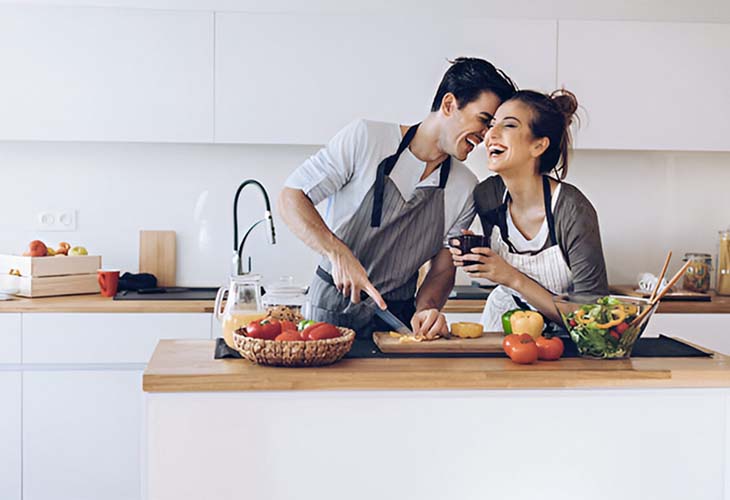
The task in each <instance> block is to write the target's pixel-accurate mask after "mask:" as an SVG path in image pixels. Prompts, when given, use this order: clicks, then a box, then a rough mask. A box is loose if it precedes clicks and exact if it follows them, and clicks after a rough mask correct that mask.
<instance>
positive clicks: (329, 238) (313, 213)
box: [277, 187, 386, 309]
mask: <svg viewBox="0 0 730 500" xmlns="http://www.w3.org/2000/svg"><path fill="white" fill-rule="evenodd" d="M277 209H278V212H279V216H280V217H281V218H282V219H283V220H284V223H286V225H287V226H288V227H289V229H290V230H291V232H292V233H294V235H295V236H296V237H297V238H299V239H300V240H302V241H303V242H304V243H305V244H306V245H307V246H309V247H310V248H312V249H313V250H314V251H316V252H317V253H319V254H321V255H324V256H326V257H327V258H328V259H329V260H330V262H332V279H333V280H334V282H335V286H336V287H337V288H338V290H340V291H341V292H342V294H343V295H345V296H347V295H349V296H350V300H351V301H352V302H353V303H355V304H357V303H358V302H360V290H364V291H365V293H367V294H368V295H370V296H371V297H372V298H373V300H374V301H375V303H376V304H378V306H380V308H381V309H385V308H386V304H385V301H384V300H383V297H381V295H380V293H379V292H378V290H377V289H376V288H375V287H374V286H373V284H372V283H371V282H370V280H369V279H368V276H367V272H366V271H365V268H363V266H362V264H360V261H358V260H357V258H356V257H355V256H354V255H353V253H352V251H350V249H349V248H348V247H347V245H345V244H344V243H343V242H342V240H340V239H339V238H337V236H335V235H334V234H333V233H332V231H330V229H329V228H328V227H327V224H325V222H324V221H323V220H322V217H321V216H320V215H319V212H317V209H316V208H315V207H314V204H313V203H312V201H311V200H310V199H309V198H308V197H307V195H305V194H304V192H303V191H302V190H301V189H294V188H288V187H285V188H284V189H283V190H282V191H281V194H280V195H279V199H278V200H277Z"/></svg>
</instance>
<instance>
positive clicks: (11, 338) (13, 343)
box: [0, 313, 21, 498]
mask: <svg viewBox="0 0 730 500" xmlns="http://www.w3.org/2000/svg"><path fill="white" fill-rule="evenodd" d="M20 325H21V319H20V314H12V313H3V314H0V364H3V363H9V364H16V363H20V343H21V340H20V328H21V326H20ZM0 498H2V497H0Z"/></svg>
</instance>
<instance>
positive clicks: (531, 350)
mask: <svg viewBox="0 0 730 500" xmlns="http://www.w3.org/2000/svg"><path fill="white" fill-rule="evenodd" d="M527 336H528V337H530V336H529V335H527ZM537 355H538V351H537V344H535V341H534V340H533V339H532V337H530V340H527V339H524V338H523V339H520V341H519V342H518V343H517V344H515V345H513V346H512V351H511V354H510V355H509V357H510V359H512V361H514V362H515V363H519V364H521V365H529V364H530V363H534V362H535V361H537Z"/></svg>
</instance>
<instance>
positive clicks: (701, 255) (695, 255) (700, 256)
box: [682, 252, 712, 260]
mask: <svg viewBox="0 0 730 500" xmlns="http://www.w3.org/2000/svg"><path fill="white" fill-rule="evenodd" d="M711 258H712V256H711V255H710V254H709V253H700V252H687V253H685V254H684V258H683V259H682V260H693V259H711Z"/></svg>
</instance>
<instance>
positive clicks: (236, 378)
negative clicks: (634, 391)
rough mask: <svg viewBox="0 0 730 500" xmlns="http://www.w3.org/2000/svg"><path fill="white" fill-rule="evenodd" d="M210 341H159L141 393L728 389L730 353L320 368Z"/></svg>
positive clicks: (371, 362)
mask: <svg viewBox="0 0 730 500" xmlns="http://www.w3.org/2000/svg"><path fill="white" fill-rule="evenodd" d="M214 345H215V342H214V341H212V340H161V341H160V342H159V344H158V345H157V348H156V349H155V352H154V354H153V355H152V359H151V360H150V362H149V364H148V365H147V368H146V369H145V371H144V377H143V389H144V390H145V391H146V392H216V391H259V390H265V391H278V390H285V391H290V390H404V389H414V390H419V389H421V390H422V389H516V388H518V389H545V388H634V387H636V388H638V387H651V388H669V387H730V358H728V357H726V356H723V355H721V354H715V355H714V356H713V357H712V358H632V359H629V360H613V361H601V360H590V359H581V358H566V359H561V360H559V361H541V362H538V363H536V364H534V365H517V364H515V363H512V361H510V360H508V359H506V358H414V359H404V358H400V359H393V358H391V359H385V358H380V359H345V360H342V361H339V362H338V363H335V364H334V365H330V366H326V367H319V368H277V367H267V366H257V365H255V364H253V363H250V362H249V361H246V360H243V359H224V360H215V359H213V349H214Z"/></svg>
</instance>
